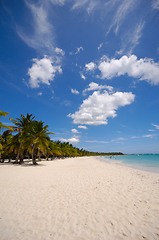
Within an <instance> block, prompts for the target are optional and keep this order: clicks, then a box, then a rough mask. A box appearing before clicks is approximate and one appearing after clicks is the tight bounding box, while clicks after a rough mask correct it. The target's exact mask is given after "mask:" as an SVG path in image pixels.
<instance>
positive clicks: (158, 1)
mask: <svg viewBox="0 0 159 240" xmlns="http://www.w3.org/2000/svg"><path fill="white" fill-rule="evenodd" d="M152 8H153V9H157V10H159V0H153V2H152Z"/></svg>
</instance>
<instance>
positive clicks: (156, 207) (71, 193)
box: [0, 157, 159, 240]
mask: <svg viewBox="0 0 159 240" xmlns="http://www.w3.org/2000/svg"><path fill="white" fill-rule="evenodd" d="M0 239H1V240H18V239H20V240H23V239H28V240H32V239H35V240H39V239H40V240H42V239H43V240H48V239H53V240H57V239H58V240H59V239H60V240H82V239H85V240H109V239H110V240H118V239H126V240H130V239H134V240H138V239H142V240H143V239H149V240H155V239H159V174H155V173H149V172H144V171H140V170H136V169H130V168H127V167H123V166H119V165H116V164H110V163H105V162H101V161H99V160H97V159H96V158H95V157H83V158H74V159H65V160H55V161H50V162H47V161H43V162H41V163H40V164H39V165H38V166H32V165H29V166H19V165H18V166H17V165H13V164H9V165H7V164H6V165H4V164H0Z"/></svg>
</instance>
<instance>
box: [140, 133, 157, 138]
mask: <svg viewBox="0 0 159 240" xmlns="http://www.w3.org/2000/svg"><path fill="white" fill-rule="evenodd" d="M155 135H156V134H147V135H144V136H142V137H144V138H153V137H154V136H155Z"/></svg>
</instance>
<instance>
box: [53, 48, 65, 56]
mask: <svg viewBox="0 0 159 240" xmlns="http://www.w3.org/2000/svg"><path fill="white" fill-rule="evenodd" d="M55 52H56V53H57V54H61V55H62V56H64V55H65V52H64V51H63V50H62V49H61V48H58V47H56V48H55Z"/></svg>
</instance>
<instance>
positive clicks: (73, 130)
mask: <svg viewBox="0 0 159 240" xmlns="http://www.w3.org/2000/svg"><path fill="white" fill-rule="evenodd" d="M71 131H72V132H73V133H79V132H78V130H77V129H75V128H73V129H71Z"/></svg>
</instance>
